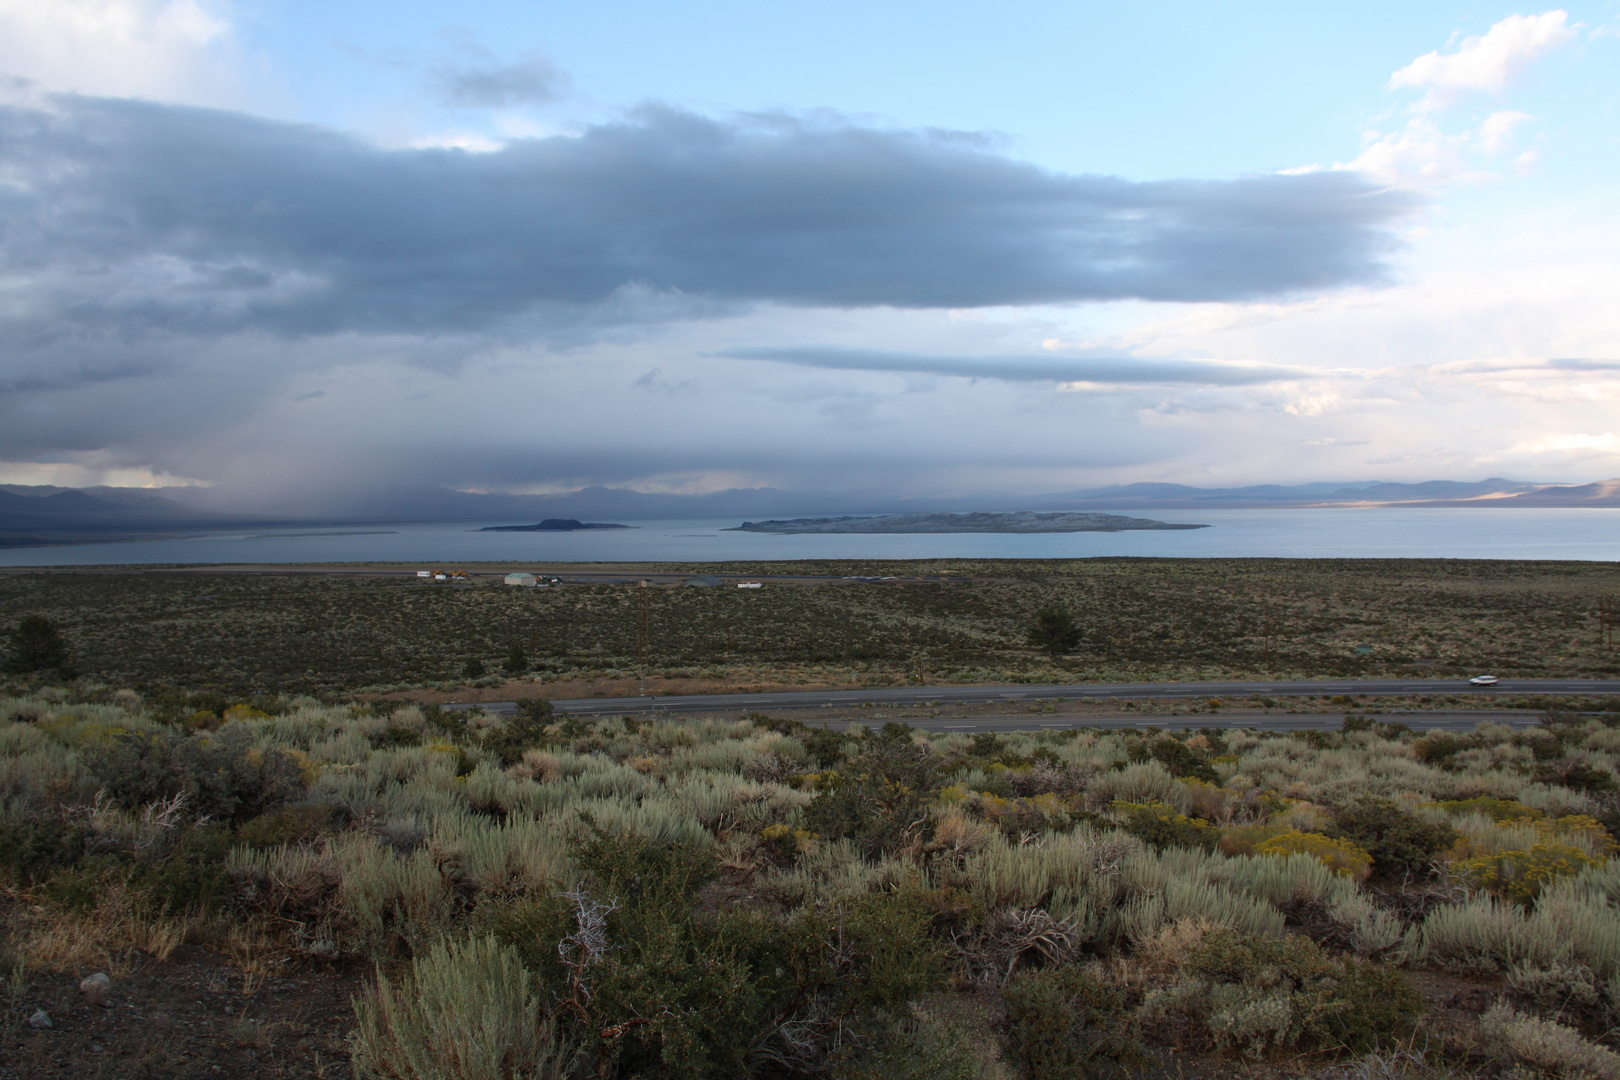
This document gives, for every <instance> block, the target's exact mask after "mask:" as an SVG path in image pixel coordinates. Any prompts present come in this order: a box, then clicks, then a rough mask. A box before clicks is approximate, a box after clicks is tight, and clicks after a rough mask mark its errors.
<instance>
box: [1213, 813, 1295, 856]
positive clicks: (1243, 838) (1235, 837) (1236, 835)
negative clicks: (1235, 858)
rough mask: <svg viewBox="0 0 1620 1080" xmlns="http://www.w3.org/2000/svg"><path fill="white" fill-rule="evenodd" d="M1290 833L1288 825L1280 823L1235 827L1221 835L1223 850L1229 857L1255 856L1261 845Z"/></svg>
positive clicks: (1264, 822)
mask: <svg viewBox="0 0 1620 1080" xmlns="http://www.w3.org/2000/svg"><path fill="white" fill-rule="evenodd" d="M1289 831H1290V829H1289V827H1288V824H1287V823H1286V822H1280V821H1278V822H1270V821H1262V822H1258V823H1256V824H1254V825H1233V826H1232V827H1231V828H1228V829H1226V830H1224V831H1223V832H1222V833H1221V850H1222V851H1224V852H1225V853H1226V854H1228V855H1253V854H1254V853H1255V849H1256V848H1258V847H1259V846H1260V845H1261V844H1263V843H1265V842H1266V841H1267V840H1270V839H1271V838H1272V837H1274V836H1281V835H1282V834H1283V833H1285V832H1289Z"/></svg>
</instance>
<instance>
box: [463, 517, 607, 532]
mask: <svg viewBox="0 0 1620 1080" xmlns="http://www.w3.org/2000/svg"><path fill="white" fill-rule="evenodd" d="M633 528H635V526H634V525H615V524H614V523H612V522H608V521H575V520H574V519H573V518H546V520H544V521H542V522H540V523H539V524H538V525H486V526H485V527H484V528H482V529H479V530H478V531H479V532H577V531H579V530H580V529H633Z"/></svg>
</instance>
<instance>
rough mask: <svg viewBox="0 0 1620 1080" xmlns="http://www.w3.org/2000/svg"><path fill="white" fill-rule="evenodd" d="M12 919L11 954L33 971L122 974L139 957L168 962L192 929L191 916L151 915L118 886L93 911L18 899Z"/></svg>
mask: <svg viewBox="0 0 1620 1080" xmlns="http://www.w3.org/2000/svg"><path fill="white" fill-rule="evenodd" d="M21 900H22V902H21V904H19V905H18V909H17V914H16V915H15V916H14V918H13V921H12V927H11V932H12V950H13V951H14V952H15V954H16V956H17V959H18V960H19V961H20V962H21V963H23V964H24V965H26V967H28V968H30V969H34V970H45V971H56V972H63V973H68V974H73V975H86V974H89V973H90V972H92V971H105V972H106V973H107V974H109V975H111V976H113V977H114V978H119V977H121V976H123V975H127V974H128V973H129V972H130V971H131V970H132V969H133V968H134V967H135V966H137V964H138V963H139V961H140V958H141V957H142V956H147V957H150V958H152V959H154V960H167V959H168V958H169V956H170V954H172V953H173V952H174V950H176V949H178V948H179V947H180V946H181V945H183V944H185V942H186V939H187V937H188V936H189V935H190V934H191V933H192V931H193V930H194V929H195V928H196V926H197V923H198V920H197V919H196V918H195V917H190V916H153V915H150V914H148V913H146V912H144V911H142V910H141V908H140V906H139V905H138V904H137V903H135V902H134V901H133V900H132V899H131V898H130V896H129V895H128V893H127V892H126V891H125V890H124V889H123V888H122V887H120V886H117V885H109V886H108V887H107V888H106V889H105V891H103V893H102V894H101V896H100V897H99V898H98V900H97V903H96V906H95V908H94V909H93V910H90V911H85V912H78V911H67V910H64V909H62V908H60V907H58V906H56V905H54V904H51V903H49V902H45V901H39V900H38V899H37V898H27V897H24V898H21Z"/></svg>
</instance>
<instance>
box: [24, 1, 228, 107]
mask: <svg viewBox="0 0 1620 1080" xmlns="http://www.w3.org/2000/svg"><path fill="white" fill-rule="evenodd" d="M234 44H235V43H234V38H233V35H232V32H231V24H230V21H229V19H228V18H227V17H226V14H225V9H224V8H223V6H222V5H221V4H219V3H217V2H210V0H0V72H3V73H5V74H8V75H12V76H17V77H21V78H24V79H28V80H31V81H33V82H36V83H39V84H41V85H42V86H43V87H44V88H45V89H47V90H53V91H72V92H75V93H81V94H96V95H106V96H109V97H142V98H153V99H157V100H162V101H174V102H186V103H190V104H199V105H215V106H217V105H220V104H222V103H226V102H229V101H231V100H234V99H236V98H238V97H239V96H240V95H239V93H238V80H237V77H236V75H235V73H234V71H233V67H234V66H235V65H234V63H233V61H234V60H235V59H236V58H235V56H234V55H233V53H234Z"/></svg>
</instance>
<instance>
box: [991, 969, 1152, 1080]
mask: <svg viewBox="0 0 1620 1080" xmlns="http://www.w3.org/2000/svg"><path fill="white" fill-rule="evenodd" d="M1001 996H1002V1000H1003V1001H1004V1002H1005V1003H1006V1006H1007V1044H1008V1050H1009V1051H1010V1055H1011V1057H1012V1058H1013V1059H1014V1060H1016V1061H1017V1062H1018V1063H1019V1064H1021V1065H1022V1066H1023V1068H1024V1070H1025V1072H1026V1073H1027V1075H1028V1076H1029V1077H1030V1080H1089V1078H1091V1077H1097V1076H1111V1075H1115V1074H1117V1073H1119V1072H1120V1067H1121V1066H1124V1065H1129V1064H1132V1063H1134V1062H1136V1061H1137V1060H1138V1058H1139V1057H1140V1052H1141V1051H1140V1047H1139V1046H1138V1045H1137V1042H1136V1040H1135V1039H1134V1037H1133V1036H1132V1035H1131V1032H1130V1028H1129V1024H1128V1020H1127V1016H1126V1010H1125V998H1124V995H1123V994H1122V993H1120V992H1119V991H1118V990H1115V989H1112V988H1110V987H1107V986H1105V985H1103V983H1102V982H1101V981H1100V980H1099V979H1097V977H1096V976H1094V975H1092V974H1091V973H1090V972H1088V971H1086V970H1085V969H1084V968H1079V967H1058V968H1047V969H1045V970H1041V971H1029V972H1023V973H1021V974H1019V975H1018V976H1016V977H1015V978H1014V979H1013V980H1012V982H1011V983H1009V984H1008V986H1007V988H1006V989H1005V990H1003V991H1002V994H1001Z"/></svg>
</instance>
